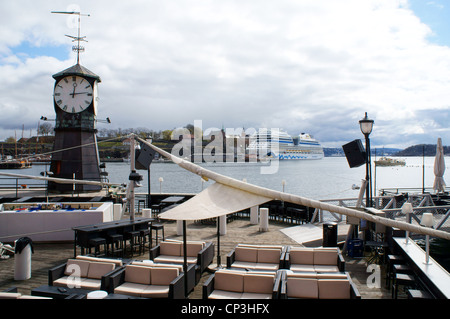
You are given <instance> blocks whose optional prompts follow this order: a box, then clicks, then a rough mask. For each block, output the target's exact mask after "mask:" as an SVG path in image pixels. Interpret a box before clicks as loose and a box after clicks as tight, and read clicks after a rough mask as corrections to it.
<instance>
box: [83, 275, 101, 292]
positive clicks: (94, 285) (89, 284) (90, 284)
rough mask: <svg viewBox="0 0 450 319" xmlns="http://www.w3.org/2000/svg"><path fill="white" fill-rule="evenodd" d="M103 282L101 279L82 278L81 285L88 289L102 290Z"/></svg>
mask: <svg viewBox="0 0 450 319" xmlns="http://www.w3.org/2000/svg"><path fill="white" fill-rule="evenodd" d="M101 286H102V282H101V280H100V279H91V278H82V279H81V287H80V288H82V289H87V290H100V288H101Z"/></svg>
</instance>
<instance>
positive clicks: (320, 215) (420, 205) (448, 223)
mask: <svg viewBox="0 0 450 319" xmlns="http://www.w3.org/2000/svg"><path fill="white" fill-rule="evenodd" d="M322 202H326V203H329V204H334V205H337V206H342V207H356V205H357V202H358V199H357V198H345V199H342V198H341V199H327V200H322ZM405 202H409V203H411V204H412V206H413V213H412V214H411V216H410V220H406V216H405V214H403V213H402V206H403V204H404V203H405ZM364 206H365V203H364V201H362V202H361V207H362V208H364ZM373 207H374V208H376V209H378V210H380V211H383V212H385V213H386V218H390V219H394V220H402V221H408V222H412V223H417V224H420V220H421V218H422V215H423V213H432V214H433V217H434V221H435V226H434V229H440V230H445V231H450V220H449V217H450V203H449V205H436V204H435V203H434V201H433V197H432V196H431V195H430V194H414V193H413V194H406V193H401V194H399V195H395V196H377V197H374V198H373ZM343 218H344V217H343V216H342V215H340V214H336V213H332V212H328V211H323V210H320V209H316V210H315V211H314V214H313V217H312V219H311V223H316V222H324V221H336V222H342V221H343Z"/></svg>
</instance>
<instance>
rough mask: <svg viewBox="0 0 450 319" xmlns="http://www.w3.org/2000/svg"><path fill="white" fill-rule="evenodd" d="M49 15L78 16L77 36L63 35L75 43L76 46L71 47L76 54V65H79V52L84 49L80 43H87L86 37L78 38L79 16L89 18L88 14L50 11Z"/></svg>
mask: <svg viewBox="0 0 450 319" xmlns="http://www.w3.org/2000/svg"><path fill="white" fill-rule="evenodd" d="M51 13H58V14H74V15H78V36H72V35H67V34H66V35H65V36H66V37H69V38H71V39H72V42H77V45H74V46H73V47H72V51H74V52H77V64H79V63H80V52H84V47H83V46H81V45H80V42H81V41H84V42H88V41H87V40H86V36H83V37H82V36H80V28H81V16H85V17H89V16H90V15H89V14H82V13H81V12H80V11H71V12H65V11H52V12H51Z"/></svg>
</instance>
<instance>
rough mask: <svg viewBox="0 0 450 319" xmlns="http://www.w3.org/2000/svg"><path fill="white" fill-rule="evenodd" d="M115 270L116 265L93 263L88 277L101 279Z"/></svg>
mask: <svg viewBox="0 0 450 319" xmlns="http://www.w3.org/2000/svg"><path fill="white" fill-rule="evenodd" d="M114 268H116V265H115V264H113V263H105V262H91V263H90V265H89V271H88V274H87V277H88V278H92V279H101V278H102V276H104V275H106V274H107V273H109V272H111V271H113V270H114Z"/></svg>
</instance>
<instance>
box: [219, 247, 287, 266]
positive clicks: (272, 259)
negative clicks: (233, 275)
mask: <svg viewBox="0 0 450 319" xmlns="http://www.w3.org/2000/svg"><path fill="white" fill-rule="evenodd" d="M285 253H286V247H285V246H277V245H247V244H238V245H237V246H236V247H235V248H233V250H232V251H231V252H229V253H228V255H227V268H234V269H247V270H270V271H277V270H279V269H283V268H285V262H284V260H285Z"/></svg>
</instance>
